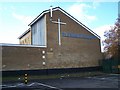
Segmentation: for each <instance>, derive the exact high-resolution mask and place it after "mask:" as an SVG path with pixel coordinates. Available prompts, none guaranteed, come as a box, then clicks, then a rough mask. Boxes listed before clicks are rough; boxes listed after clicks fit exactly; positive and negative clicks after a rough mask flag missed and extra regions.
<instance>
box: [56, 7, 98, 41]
mask: <svg viewBox="0 0 120 90" xmlns="http://www.w3.org/2000/svg"><path fill="white" fill-rule="evenodd" d="M58 9H59V10H60V11H61V12H63V13H64V14H65V15H67V16H68V17H70V18H71V19H72V20H74V21H75V22H77V23H78V24H79V25H81V26H82V27H83V28H85V29H86V30H88V31H89V32H91V33H92V34H94V35H95V36H96V37H97V38H99V39H100V36H99V35H97V34H96V33H95V32H93V31H92V30H90V29H89V28H88V27H86V26H85V25H84V24H82V23H81V22H80V21H78V20H77V19H75V18H74V17H73V16H71V15H70V14H68V13H67V12H66V11H64V10H63V9H61V8H58Z"/></svg>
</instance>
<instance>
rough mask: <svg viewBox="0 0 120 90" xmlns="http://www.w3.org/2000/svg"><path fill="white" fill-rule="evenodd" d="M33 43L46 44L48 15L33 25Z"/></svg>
mask: <svg viewBox="0 0 120 90" xmlns="http://www.w3.org/2000/svg"><path fill="white" fill-rule="evenodd" d="M32 44H33V45H40V46H46V16H44V17H42V18H41V19H40V20H38V21H37V22H36V23H35V24H33V25H32Z"/></svg>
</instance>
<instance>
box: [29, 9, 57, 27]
mask: <svg viewBox="0 0 120 90" xmlns="http://www.w3.org/2000/svg"><path fill="white" fill-rule="evenodd" d="M56 10H58V7H57V8H53V10H52V11H56ZM49 12H50V11H49V10H45V11H43V12H42V13H41V14H40V15H39V16H37V17H36V18H35V19H34V20H33V21H32V22H31V23H30V24H29V25H28V26H31V25H33V24H34V23H35V22H36V21H37V20H38V19H39V18H41V17H42V16H43V15H44V14H46V13H49Z"/></svg>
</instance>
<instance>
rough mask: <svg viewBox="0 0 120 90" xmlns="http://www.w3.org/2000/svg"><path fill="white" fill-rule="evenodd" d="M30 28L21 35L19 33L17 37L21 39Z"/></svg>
mask: <svg viewBox="0 0 120 90" xmlns="http://www.w3.org/2000/svg"><path fill="white" fill-rule="evenodd" d="M30 30H31V29H30V28H29V29H28V30H26V31H25V32H24V33H23V34H22V35H20V36H19V37H18V39H21V38H22V37H23V36H25V35H26V34H27V33H28V32H29V31H30Z"/></svg>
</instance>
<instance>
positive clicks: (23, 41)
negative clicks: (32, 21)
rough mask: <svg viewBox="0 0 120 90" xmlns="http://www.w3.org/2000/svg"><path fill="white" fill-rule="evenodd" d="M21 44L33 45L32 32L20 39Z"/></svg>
mask: <svg viewBox="0 0 120 90" xmlns="http://www.w3.org/2000/svg"><path fill="white" fill-rule="evenodd" d="M19 42H20V44H28V45H31V30H30V31H29V32H28V33H27V34H26V35H25V36H23V37H22V38H21V39H19Z"/></svg>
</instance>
